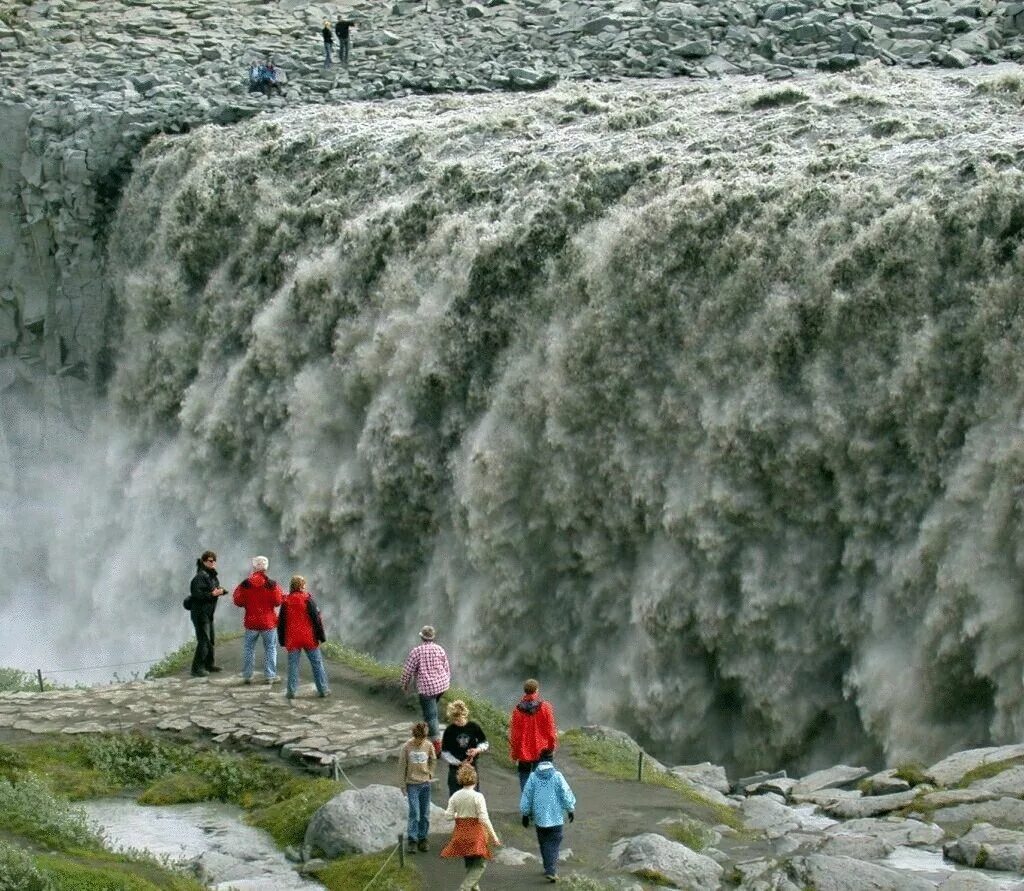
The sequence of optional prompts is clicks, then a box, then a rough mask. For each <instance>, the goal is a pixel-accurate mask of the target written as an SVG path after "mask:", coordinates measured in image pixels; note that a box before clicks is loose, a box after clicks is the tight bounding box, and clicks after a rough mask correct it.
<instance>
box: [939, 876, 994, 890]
mask: <svg viewBox="0 0 1024 891" xmlns="http://www.w3.org/2000/svg"><path fill="white" fill-rule="evenodd" d="M939 887H940V888H941V889H942V891H1000V889H1001V888H1003V889H1004V888H1005V885H1000V884H999V883H997V882H994V881H992V879H990V878H987V877H986V876H983V875H979V874H978V873H976V872H955V873H953V874H952V875H951V876H950V877H949V878H948V879H946V881H944V882H943V883H942V884H941V885H939Z"/></svg>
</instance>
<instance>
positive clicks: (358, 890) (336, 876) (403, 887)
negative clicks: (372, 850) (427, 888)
mask: <svg viewBox="0 0 1024 891" xmlns="http://www.w3.org/2000/svg"><path fill="white" fill-rule="evenodd" d="M390 855H391V851H383V852H381V853H379V854H361V855H356V856H352V857H339V858H338V859H337V860H332V861H331V862H330V863H328V864H327V865H326V866H324V867H322V868H321V869H317V870H315V871H311V872H310V875H312V876H314V877H315V878H316V879H317V881H320V882H323V884H324V885H325V886H326V887H327V888H328V889H329V891H363V889H364V888H365V887H366V885H367V883H368V882H369V881H370V880H371V879H373V877H374V876H376V875H377V874H378V872H379V873H380V875H379V876H378V878H377V879H376V881H374V883H373V887H374V889H380V891H422V888H423V878H422V876H421V875H420V873H419V870H418V869H416V868H415V866H413V865H412V864H411V863H410V862H409V860H406V864H405V866H404V867H402V866H400V865H399V860H398V855H397V854H395V855H394V856H393V857H391V860H390V861H389V862H388V863H387V865H386V866H385V861H387V859H388V857H389V856H390ZM382 867H383V870H382Z"/></svg>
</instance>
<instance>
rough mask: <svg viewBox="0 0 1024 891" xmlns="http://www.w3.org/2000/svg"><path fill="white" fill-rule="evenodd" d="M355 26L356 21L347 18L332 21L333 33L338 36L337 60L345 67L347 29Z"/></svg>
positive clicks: (346, 61) (346, 63)
mask: <svg viewBox="0 0 1024 891" xmlns="http://www.w3.org/2000/svg"><path fill="white" fill-rule="evenodd" d="M355 26H356V23H355V22H353V21H350V20H349V19H338V21H336V22H335V23H334V33H335V35H336V36H337V38H338V61H339V62H340V63H341V64H342V65H344V66H345V67H346V68H348V38H349V29H351V28H354V27H355Z"/></svg>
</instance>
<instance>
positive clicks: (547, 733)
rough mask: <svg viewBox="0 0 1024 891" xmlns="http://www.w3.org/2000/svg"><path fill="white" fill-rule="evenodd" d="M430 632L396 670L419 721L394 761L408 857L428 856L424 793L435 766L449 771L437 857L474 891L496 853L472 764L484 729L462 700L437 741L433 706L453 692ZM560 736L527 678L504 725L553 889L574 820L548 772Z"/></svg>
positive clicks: (566, 792)
mask: <svg viewBox="0 0 1024 891" xmlns="http://www.w3.org/2000/svg"><path fill="white" fill-rule="evenodd" d="M436 635H437V633H436V631H435V629H434V627H433V626H432V625H424V626H423V628H422V630H421V631H420V643H419V644H417V645H416V646H415V647H413V648H412V649H411V650H410V651H409V655H408V656H407V657H406V660H405V664H404V665H403V667H402V676H401V684H402V689H403V690H405V691H406V692H408V690H409V688H410V685H411V684H412V683H413V681H414V680H415V684H416V692H417V694H418V695H419V700H420V707H421V709H422V711H423V720H422V721H418V722H417V723H416V724H414V725H413V728H412V738H411V739H410V740H409V741H408V742H407V743H406V744H405V745H404V746H403V747H402V750H401V752H400V754H399V767H400V772H401V784H402V786H403V788H404V789H405V793H406V797H407V799H408V802H409V820H408V827H407V833H406V844H407V850H408V851H409V853H414V852H417V851H428V850H429V849H430V847H429V843H428V841H427V836H428V835H429V833H430V790H431V782H432V781H433V779H434V771H435V769H436V765H437V762H438V760H442V761H444V762H445V763H446V764H447V765H448V796H449V797H448V808H447V810H446V811H445V813H446V814H447V816H448V817H450V818H452V819H454V820H455V832H454V833H453V834H452V837H451V840H450V841H449V842H448V844H447V845H445V847H444V848H443V850H442V851H441V856H442V857H462V858H464V860H465V864H466V876H465V879H464V880H463V882H462V884H461V885H460V886H459V889H460V891H479V888H480V879H481V877H482V876H483V874H484V870H485V869H486V866H487V861H488V860H489V859H490V858H491V851H490V846H491V845H492V844H493V845H501V840H500V839H499V838H498V835H497V833H496V832H495V831H494V826H493V825H492V823H491V820H490V817H489V816H488V814H487V801H486V799H485V798H484V796H483V794H482V793H481V792H480V775H479V773H478V769H477V763H476V762H477V758H478V757H479V756H480V755H482V754H483V753H484V752H486V751H487V750H488V748H489V743H488V742H487V736H486V734H485V733H484V730H483V728H482V727H481V726H480V725H479V724H477V723H476V722H475V721H472V720H470V716H469V708H468V707H467V705H466V703H465V702H463V701H462V700H461V699H456V700H454V701H452V702H450V703H449V704H448V707H447V709H446V714H447V717H448V726H447V727H446V728H445V731H444V734H443V735H442V734H440V733H439V730H440V728H439V724H438V718H437V708H438V703H439V702H440V701H441V697H442V696H444V694H445V693H446V692H447V691H448V688H449V686H450V685H451V669H450V667H449V664H448V654H447V653H446V652H445V650H444V648H443V647H442V646H441V645H440V644H439V643H438V642H437V641H436V639H435V638H436ZM557 745H558V730H557V728H556V726H555V715H554V711H553V710H552V708H551V704H550V703H549V702H547V701H545V700H544V699H542V698H541V695H540V685H539V684H538V683H537V681H535V680H534V679H533V678H530V679H529V680H527V681H526V682H525V683H524V684H523V695H522V698H521V699H520V700H519V702H518V703H516V707H515V708H514V709H513V710H512V715H511V718H510V720H509V755H510V757H511V758H512V760H513V761H515V762H516V767H517V772H518V775H519V792H520V797H519V811H520V814H521V815H522V821H523V826H524V827H526V826H529V825H530V823H531V821H532V822H533V825H534V827H535V829H536V832H537V844H538V847H539V848H540V854H541V861H542V863H543V866H544V875H545V877H546V878H547V880H548V881H549V882H556V881H558V852H559V849H560V847H561V844H562V833H563V827H564V825H565V819H566V818H568V820H569V822H570V823H571V822H572V821H573V819H574V818H575V810H576V797H575V795H573V792H572V789H571V788H570V787H569V784H568V783H567V782H566V780H565V777H564V776H563V775H562V773H561V772H560V771H559V770H557V769H556V768H555V766H554V763H553V762H554V752H555V748H556V746H557Z"/></svg>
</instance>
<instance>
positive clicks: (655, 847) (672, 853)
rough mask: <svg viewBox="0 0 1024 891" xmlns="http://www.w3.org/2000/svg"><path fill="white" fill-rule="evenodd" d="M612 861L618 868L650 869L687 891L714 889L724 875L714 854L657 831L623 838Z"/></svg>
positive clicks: (616, 844)
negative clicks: (695, 850)
mask: <svg viewBox="0 0 1024 891" xmlns="http://www.w3.org/2000/svg"><path fill="white" fill-rule="evenodd" d="M610 860H611V863H612V865H613V866H614V867H615V868H616V869H623V870H625V871H626V872H641V871H643V870H650V871H651V872H653V873H656V874H659V875H662V876H664V877H665V878H666V879H668V880H669V881H671V882H674V883H675V885H676V887H678V888H683V889H686V891H714V889H716V888H718V887H719V886H720V883H721V878H722V867H721V866H719V865H718V864H717V863H716V862H715V861H714V860H712V859H711V858H710V857H705V856H704V855H703V854H697V853H696V852H694V851H691V850H690V849H689V848H688V847H686V845H681V844H679V843H678V842H674V841H669V840H668V839H667V838H665V837H664V836H663V835H656V834H655V833H653V832H646V833H644V834H643V835H635V836H633V837H632V838H620V839H619V840H618V841H617V842H616V843H615V844H614V845H613V846H612V850H611V854H610Z"/></svg>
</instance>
